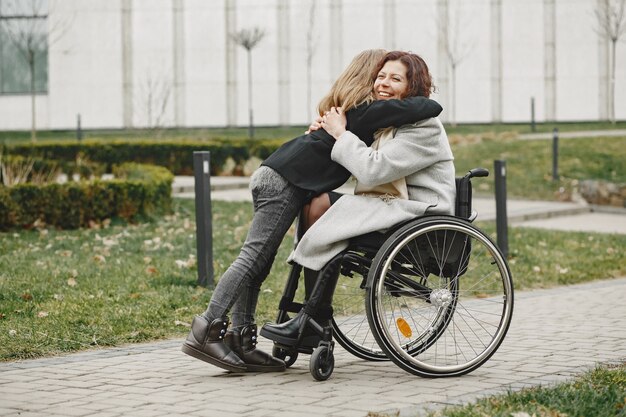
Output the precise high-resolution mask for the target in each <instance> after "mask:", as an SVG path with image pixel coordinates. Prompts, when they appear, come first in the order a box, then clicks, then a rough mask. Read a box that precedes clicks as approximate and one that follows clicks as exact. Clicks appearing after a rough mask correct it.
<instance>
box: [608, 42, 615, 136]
mask: <svg viewBox="0 0 626 417" xmlns="http://www.w3.org/2000/svg"><path fill="white" fill-rule="evenodd" d="M616 52H617V39H611V75H610V77H611V81H610V87H609V119H610V120H611V123H612V124H615V61H616V59H617V55H616Z"/></svg>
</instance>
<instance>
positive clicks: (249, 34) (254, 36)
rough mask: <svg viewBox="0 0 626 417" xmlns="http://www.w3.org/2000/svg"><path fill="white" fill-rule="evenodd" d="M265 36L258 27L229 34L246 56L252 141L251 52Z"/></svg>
mask: <svg viewBox="0 0 626 417" xmlns="http://www.w3.org/2000/svg"><path fill="white" fill-rule="evenodd" d="M264 36H265V31H263V30H262V29H260V28H258V27H254V28H252V29H241V30H240V31H238V32H236V33H233V34H231V37H232V39H233V40H234V41H235V43H237V44H238V45H240V46H242V47H243V48H244V49H245V50H246V52H247V55H248V115H249V122H250V125H249V128H248V136H250V138H251V139H252V138H253V137H254V122H253V116H252V50H253V49H254V47H255V46H257V45H258V44H259V42H261V39H263V37H264Z"/></svg>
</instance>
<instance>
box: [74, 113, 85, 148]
mask: <svg viewBox="0 0 626 417" xmlns="http://www.w3.org/2000/svg"><path fill="white" fill-rule="evenodd" d="M82 138H83V130H82V129H81V126H80V113H78V114H77V115H76V139H77V140H78V141H79V142H80V141H81V139H82Z"/></svg>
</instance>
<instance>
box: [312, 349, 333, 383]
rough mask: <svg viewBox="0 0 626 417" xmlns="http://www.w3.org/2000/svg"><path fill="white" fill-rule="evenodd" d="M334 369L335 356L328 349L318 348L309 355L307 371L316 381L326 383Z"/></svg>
mask: <svg viewBox="0 0 626 417" xmlns="http://www.w3.org/2000/svg"><path fill="white" fill-rule="evenodd" d="M334 369H335V356H334V355H333V351H332V350H331V349H330V347H328V346H326V345H321V346H318V347H317V348H316V349H315V350H314V351H313V354H312V355H311V359H310V362H309V370H310V371H311V375H313V378H315V379H316V380H318V381H326V380H327V379H328V378H330V375H331V374H332V373H333V370H334Z"/></svg>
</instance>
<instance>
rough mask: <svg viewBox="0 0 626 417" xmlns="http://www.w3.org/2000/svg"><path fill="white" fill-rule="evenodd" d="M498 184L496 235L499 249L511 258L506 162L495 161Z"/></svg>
mask: <svg viewBox="0 0 626 417" xmlns="http://www.w3.org/2000/svg"><path fill="white" fill-rule="evenodd" d="M493 167H494V174H495V182H496V234H497V236H498V247H499V248H500V251H502V254H503V255H504V257H505V258H506V257H508V256H509V234H508V218H507V214H506V161H499V160H498V161H494V164H493Z"/></svg>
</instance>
